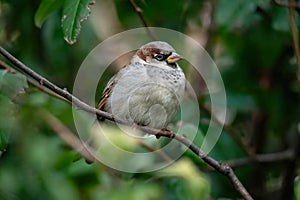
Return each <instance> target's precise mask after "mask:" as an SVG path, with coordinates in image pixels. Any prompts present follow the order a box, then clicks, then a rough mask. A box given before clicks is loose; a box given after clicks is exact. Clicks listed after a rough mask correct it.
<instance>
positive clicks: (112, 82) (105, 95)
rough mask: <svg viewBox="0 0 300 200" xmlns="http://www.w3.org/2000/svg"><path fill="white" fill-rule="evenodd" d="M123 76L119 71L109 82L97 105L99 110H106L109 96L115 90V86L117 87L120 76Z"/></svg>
mask: <svg viewBox="0 0 300 200" xmlns="http://www.w3.org/2000/svg"><path fill="white" fill-rule="evenodd" d="M120 77H121V73H117V74H116V75H114V76H113V77H112V78H111V79H110V80H109V82H108V84H107V86H106V88H105V90H104V92H103V94H102V97H101V99H100V101H99V103H98V105H97V109H98V110H104V106H105V104H106V102H107V99H108V97H109V96H110V94H111V93H112V91H113V88H114V87H115V85H116V83H117V82H118V80H119V78H120Z"/></svg>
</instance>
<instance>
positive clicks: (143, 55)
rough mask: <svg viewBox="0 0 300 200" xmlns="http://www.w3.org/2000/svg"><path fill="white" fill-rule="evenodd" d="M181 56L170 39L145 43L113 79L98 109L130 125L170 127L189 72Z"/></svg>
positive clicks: (157, 127) (158, 127) (105, 90)
mask: <svg viewBox="0 0 300 200" xmlns="http://www.w3.org/2000/svg"><path fill="white" fill-rule="evenodd" d="M180 59H181V56H180V55H179V54H177V53H176V52H175V50H174V48H173V47H172V46H171V45H169V44H168V43H166V42H162V41H154V42H150V43H148V44H145V45H143V46H142V47H141V48H140V49H139V50H138V51H137V52H136V54H135V55H134V56H133V57H132V59H131V62H130V64H128V65H127V66H125V67H124V68H122V69H121V70H120V71H119V72H118V73H117V74H116V75H115V76H113V77H112V78H111V79H110V81H109V82H108V84H107V86H106V88H105V89H104V93H103V96H102V98H101V100H100V102H99V104H98V106H97V108H98V109H100V110H104V111H106V112H109V113H112V114H113V115H115V116H118V117H119V118H120V119H123V120H125V121H126V122H128V124H138V125H141V126H148V127H151V128H156V129H162V128H166V126H167V125H168V123H169V122H170V121H171V119H172V118H173V117H174V115H175V114H176V112H177V109H178V107H179V104H180V102H181V100H182V98H183V96H184V90H185V81H186V80H185V75H184V73H183V71H182V69H181V68H180V67H179V65H178V64H177V63H176V62H177V61H178V60H180Z"/></svg>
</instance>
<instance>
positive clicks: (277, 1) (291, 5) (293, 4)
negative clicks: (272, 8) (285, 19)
mask: <svg viewBox="0 0 300 200" xmlns="http://www.w3.org/2000/svg"><path fill="white" fill-rule="evenodd" d="M273 1H274V3H275V4H277V5H279V6H285V7H288V8H300V4H299V3H298V2H283V1H280V0H273Z"/></svg>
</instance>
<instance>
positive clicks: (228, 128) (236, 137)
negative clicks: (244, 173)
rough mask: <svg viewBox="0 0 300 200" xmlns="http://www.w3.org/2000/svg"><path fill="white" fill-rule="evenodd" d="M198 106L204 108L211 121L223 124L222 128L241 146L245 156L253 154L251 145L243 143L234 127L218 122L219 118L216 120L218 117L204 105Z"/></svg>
mask: <svg viewBox="0 0 300 200" xmlns="http://www.w3.org/2000/svg"><path fill="white" fill-rule="evenodd" d="M199 106H200V108H201V109H202V110H204V111H205V112H206V113H207V114H209V115H210V117H211V119H212V120H213V121H215V122H216V123H217V124H219V125H220V126H223V129H224V130H225V131H226V132H227V133H229V134H230V135H231V137H232V138H233V139H234V140H235V141H236V142H237V143H238V144H239V145H240V146H241V147H242V150H243V151H244V152H245V153H246V155H247V156H249V157H252V156H253V155H254V152H253V150H252V149H251V147H250V146H248V145H247V144H245V142H244V141H243V140H242V139H241V137H240V136H239V134H238V133H237V131H236V130H235V129H234V128H232V127H231V126H229V125H226V124H223V123H222V122H220V120H218V118H217V117H216V116H215V115H214V114H213V113H212V112H211V110H210V109H209V108H207V107H206V106H205V105H203V104H201V103H200V104H199Z"/></svg>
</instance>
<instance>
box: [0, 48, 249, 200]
mask: <svg viewBox="0 0 300 200" xmlns="http://www.w3.org/2000/svg"><path fill="white" fill-rule="evenodd" d="M0 54H2V55H3V56H4V57H5V58H7V59H8V60H9V61H10V62H12V63H13V64H14V65H15V67H16V68H18V69H19V70H21V71H22V72H24V73H25V74H27V75H28V76H29V77H31V78H33V79H34V80H36V81H37V82H38V83H40V85H43V86H44V87H46V88H48V89H50V90H51V91H53V92H55V93H57V94H58V95H60V96H62V97H64V98H66V99H67V100H69V101H71V102H72V103H73V105H74V106H77V107H78V108H80V109H82V110H84V111H86V112H89V113H93V114H96V115H99V116H101V117H103V118H105V119H108V120H111V121H114V122H117V123H121V124H126V121H123V120H121V119H119V118H117V117H116V116H113V115H112V114H110V113H107V112H104V111H101V110H98V109H96V108H94V107H91V106H89V105H88V104H86V103H84V102H82V101H81V100H79V99H78V98H77V97H75V96H73V95H72V94H70V93H69V92H68V91H67V90H64V89H61V88H59V87H58V86H56V85H55V84H53V83H52V82H50V81H48V80H47V79H46V78H44V77H42V76H41V75H39V74H37V73H36V72H34V71H33V70H31V69H30V68H28V67H27V66H26V65H25V64H23V63H22V62H21V61H19V60H18V59H16V58H15V57H14V56H12V55H11V54H10V53H9V52H7V51H6V50H5V49H4V48H2V47H1V46H0ZM137 128H139V129H140V130H142V131H145V132H147V133H149V134H152V135H155V136H156V137H157V138H159V137H168V138H172V139H176V140H177V141H179V142H180V143H181V144H183V145H185V146H186V147H188V148H189V149H190V150H191V151H192V152H193V153H195V154H196V155H197V156H198V157H199V158H201V159H202V160H203V161H205V162H206V163H207V164H208V165H210V166H211V167H213V168H214V169H216V170H217V171H218V172H220V173H221V174H223V175H225V176H227V177H228V178H229V179H230V181H231V182H232V184H233V185H234V187H235V188H236V190H237V191H238V192H239V193H240V194H241V196H242V197H243V198H244V199H246V200H251V199H253V198H252V197H251V196H250V194H249V193H248V191H247V190H246V189H245V187H244V186H243V185H242V183H241V182H240V181H239V179H238V178H237V176H236V175H235V174H234V172H233V170H232V169H231V168H230V166H229V165H227V164H226V163H222V162H218V161H217V160H215V159H213V158H212V157H209V156H208V155H206V154H205V152H203V151H202V150H201V149H200V148H199V147H197V146H196V145H195V144H193V143H192V142H191V141H190V140H189V139H188V138H186V137H184V136H183V135H180V134H178V133H175V132H173V131H168V130H158V129H153V128H149V127H144V126H137Z"/></svg>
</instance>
